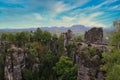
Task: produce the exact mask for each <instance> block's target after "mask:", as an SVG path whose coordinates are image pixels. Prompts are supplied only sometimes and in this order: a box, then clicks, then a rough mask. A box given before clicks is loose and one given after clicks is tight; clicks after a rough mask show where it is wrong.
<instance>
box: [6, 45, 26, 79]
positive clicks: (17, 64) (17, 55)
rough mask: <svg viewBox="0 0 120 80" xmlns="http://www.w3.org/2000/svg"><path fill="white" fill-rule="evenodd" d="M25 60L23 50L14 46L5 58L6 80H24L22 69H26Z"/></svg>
mask: <svg viewBox="0 0 120 80" xmlns="http://www.w3.org/2000/svg"><path fill="white" fill-rule="evenodd" d="M24 58H25V56H24V53H23V52H22V49H20V48H17V47H15V46H14V45H12V46H11V48H10V49H9V50H8V52H7V54H6V58H5V68H4V73H5V76H4V77H5V80H22V74H21V72H22V68H24V67H25V63H24V60H25V59H24ZM21 63H22V64H23V65H22V64H21Z"/></svg>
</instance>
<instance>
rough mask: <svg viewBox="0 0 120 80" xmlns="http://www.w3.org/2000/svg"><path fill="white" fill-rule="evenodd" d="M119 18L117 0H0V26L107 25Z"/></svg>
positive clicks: (119, 7)
mask: <svg viewBox="0 0 120 80" xmlns="http://www.w3.org/2000/svg"><path fill="white" fill-rule="evenodd" d="M116 19H120V0H0V29H2V28H37V27H53V26H57V27H62V26H65V27H70V26H72V25H85V26H96V27H110V26H112V22H113V21H114V20H116Z"/></svg>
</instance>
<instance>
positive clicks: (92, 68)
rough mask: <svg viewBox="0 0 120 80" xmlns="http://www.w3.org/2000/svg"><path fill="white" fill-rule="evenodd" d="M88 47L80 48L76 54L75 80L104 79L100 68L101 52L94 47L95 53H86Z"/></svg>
mask: <svg viewBox="0 0 120 80" xmlns="http://www.w3.org/2000/svg"><path fill="white" fill-rule="evenodd" d="M89 49H90V48H81V49H80V51H79V56H78V78H77V80H104V76H105V75H104V72H103V71H101V70H100V66H101V65H102V64H103V63H102V61H101V56H100V55H99V54H101V53H102V52H101V51H99V50H98V49H96V51H95V55H93V54H92V53H88V52H87V51H88V50H89Z"/></svg>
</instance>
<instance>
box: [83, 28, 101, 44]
mask: <svg viewBox="0 0 120 80" xmlns="http://www.w3.org/2000/svg"><path fill="white" fill-rule="evenodd" d="M84 40H85V42H87V43H98V44H100V43H102V40H103V29H102V28H92V29H90V30H88V31H87V32H85V36H84Z"/></svg>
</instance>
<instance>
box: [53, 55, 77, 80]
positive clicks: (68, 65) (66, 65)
mask: <svg viewBox="0 0 120 80" xmlns="http://www.w3.org/2000/svg"><path fill="white" fill-rule="evenodd" d="M53 69H54V70H55V72H56V73H57V75H58V78H59V79H58V80H72V77H73V78H76V75H77V74H76V69H77V68H75V66H73V64H72V60H70V58H69V57H67V56H61V57H60V60H59V61H58V62H57V63H56V65H55V66H54V67H53ZM74 71H75V72H74ZM66 75H67V77H65V76H66ZM70 76H71V77H70ZM70 78H71V79H70ZM73 80H76V79H73Z"/></svg>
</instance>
